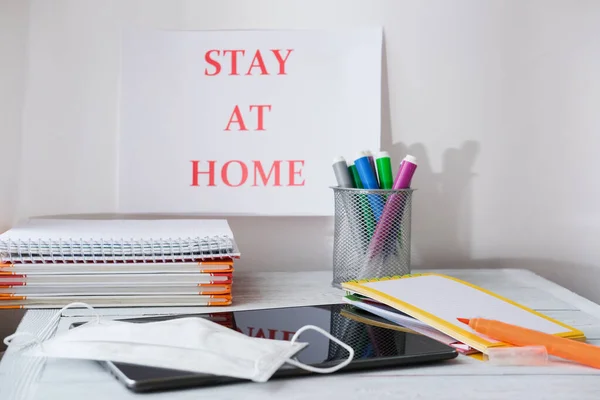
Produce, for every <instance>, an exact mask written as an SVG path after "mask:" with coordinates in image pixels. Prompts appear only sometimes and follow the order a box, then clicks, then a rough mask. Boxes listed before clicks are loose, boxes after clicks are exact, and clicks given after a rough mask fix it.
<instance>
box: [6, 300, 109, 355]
mask: <svg viewBox="0 0 600 400" xmlns="http://www.w3.org/2000/svg"><path fill="white" fill-rule="evenodd" d="M72 307H85V308H87V309H90V310H92V311H94V314H95V316H96V321H95V323H97V324H98V323H100V314H98V312H97V311H96V310H95V309H94V307H92V306H90V305H89V304H87V303H80V302H74V303H69V304H67V305H66V306H64V307H63V308H61V309H60V310H59V311H58V312H57V313H56V314H54V315H53V316H52V318H50V321H48V324H46V326H44V328H42V330H41V331H40V333H39V335H34V334H33V333H31V332H15V333H13V334H12V335H8V336H7V337H5V338H4V340H3V342H4V344H5V345H6V347H8V346H10V345H11V344H12V342H13V339H15V338H18V337H28V338H30V340H28V341H26V342H23V343H15V345H18V346H20V347H25V346H29V345H30V344H32V343H34V342H35V343H37V344H39V345H42V339H40V338H44V337H46V335H48V334H49V333H50V331H51V330H52V328H54V326H55V325H56V322H57V321H58V320H59V319H60V317H61V315H62V313H63V312H64V311H65V310H67V309H69V308H72ZM75 329H77V328H75Z"/></svg>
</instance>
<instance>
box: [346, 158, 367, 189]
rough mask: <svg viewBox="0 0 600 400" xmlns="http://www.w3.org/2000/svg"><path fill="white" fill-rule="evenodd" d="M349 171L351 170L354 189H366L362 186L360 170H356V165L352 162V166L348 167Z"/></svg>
mask: <svg viewBox="0 0 600 400" xmlns="http://www.w3.org/2000/svg"><path fill="white" fill-rule="evenodd" d="M348 169H349V170H350V175H351V176H352V179H353V180H354V187H356V188H358V189H364V188H365V187H364V186H363V184H362V181H361V180H360V176H359V175H358V170H357V169H356V165H354V162H353V161H350V165H349V166H348Z"/></svg>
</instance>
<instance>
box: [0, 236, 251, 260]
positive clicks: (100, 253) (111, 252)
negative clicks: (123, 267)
mask: <svg viewBox="0 0 600 400" xmlns="http://www.w3.org/2000/svg"><path fill="white" fill-rule="evenodd" d="M239 255H240V253H239V250H238V248H237V245H236V243H235V241H234V240H233V239H232V238H230V237H228V236H215V237H208V236H205V237H194V238H192V237H188V238H176V239H172V238H169V239H150V240H139V239H131V240H125V238H119V239H112V238H111V239H100V240H85V239H83V238H79V239H75V240H73V239H70V240H64V239H58V240H50V241H48V240H35V241H32V240H17V241H15V240H12V239H7V240H3V241H0V261H1V262H4V263H21V264H24V263H70V262H91V263H119V262H143V263H156V262H163V263H164V262H186V261H195V260H199V259H220V258H237V257H239Z"/></svg>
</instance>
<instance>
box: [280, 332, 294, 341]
mask: <svg viewBox="0 0 600 400" xmlns="http://www.w3.org/2000/svg"><path fill="white" fill-rule="evenodd" d="M282 332H283V340H290V339H291V338H292V336H294V333H296V332H290V331H282Z"/></svg>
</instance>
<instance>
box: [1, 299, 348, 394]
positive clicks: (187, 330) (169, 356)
mask: <svg viewBox="0 0 600 400" xmlns="http://www.w3.org/2000/svg"><path fill="white" fill-rule="evenodd" d="M79 305H82V304H79ZM70 306H72V304H71V305H69V306H67V307H65V308H63V310H64V309H66V308H68V307H70ZM85 306H86V307H88V308H90V309H91V307H90V306H88V305H87V304H85ZM63 310H61V311H59V313H58V316H60V314H61V313H62V311H63ZM306 330H315V331H318V332H320V333H321V334H323V335H325V336H327V337H328V338H329V339H331V340H333V341H334V342H336V343H338V344H339V345H340V346H342V347H344V348H345V349H346V350H348V352H349V356H348V358H347V359H346V360H344V361H343V362H342V363H340V364H337V365H335V366H333V367H330V368H315V367H313V366H310V365H306V364H303V363H301V362H299V361H298V360H296V359H294V358H292V357H294V355H295V354H297V353H298V352H299V351H301V350H302V349H304V348H305V347H306V346H308V343H303V342H297V341H296V339H297V338H298V336H299V335H300V334H301V333H302V332H304V331H306ZM18 336H29V337H31V336H33V335H31V334H28V333H15V334H13V335H11V336H8V337H6V338H5V339H4V343H5V344H6V345H9V344H12V345H13V346H14V345H18V343H12V341H13V339H14V338H16V337H18ZM33 338H34V341H35V342H37V346H35V347H34V348H32V349H30V352H31V353H32V354H33V355H38V356H45V357H58V358H76V359H85V360H96V361H113V362H124V363H130V364H137V365H144V366H149V367H157V368H167V369H175V370H184V371H190V372H194V373H205V374H213V375H220V376H229V377H234V378H241V379H250V380H253V381H255V382H266V381H267V380H269V378H270V377H271V376H272V375H273V374H274V373H275V371H277V370H278V369H279V368H280V367H281V366H282V365H283V364H284V363H288V364H292V365H294V366H296V367H298V368H302V369H305V370H308V371H311V372H317V373H331V372H335V371H337V370H339V369H341V368H343V367H345V366H346V365H348V364H349V363H350V362H351V361H352V359H353V358H354V350H353V349H352V347H350V346H348V345H347V344H345V343H343V342H341V341H340V340H338V339H337V338H335V337H333V336H331V335H330V334H329V333H328V332H326V331H324V330H323V329H321V328H319V327H316V326H312V325H306V326H304V327H302V328H300V329H299V330H298V331H297V332H296V334H295V335H294V336H293V337H292V339H291V341H289V342H288V341H284V340H274V339H263V338H253V337H249V336H246V335H244V334H242V333H239V332H237V331H235V330H233V329H229V328H226V327H224V326H221V325H219V324H217V323H214V322H212V321H209V320H207V319H204V318H195V317H193V318H175V319H171V320H167V321H160V322H150V323H130V322H119V321H111V320H101V319H100V318H99V317H97V319H96V320H95V321H92V322H88V323H87V324H84V325H81V326H79V327H77V328H73V329H70V330H68V331H66V332H64V333H61V334H58V335H56V336H55V337H53V338H51V339H49V340H46V341H44V342H41V341H40V340H39V339H38V338H37V337H35V336H33ZM31 343H32V341H31V340H30V341H28V342H27V343H22V344H21V345H29V344H31Z"/></svg>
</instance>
